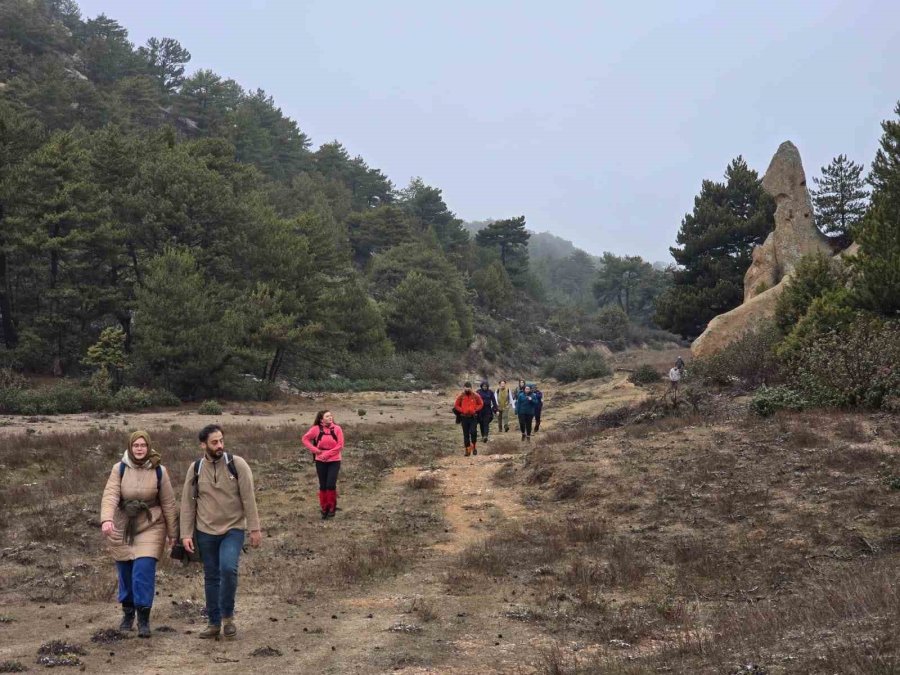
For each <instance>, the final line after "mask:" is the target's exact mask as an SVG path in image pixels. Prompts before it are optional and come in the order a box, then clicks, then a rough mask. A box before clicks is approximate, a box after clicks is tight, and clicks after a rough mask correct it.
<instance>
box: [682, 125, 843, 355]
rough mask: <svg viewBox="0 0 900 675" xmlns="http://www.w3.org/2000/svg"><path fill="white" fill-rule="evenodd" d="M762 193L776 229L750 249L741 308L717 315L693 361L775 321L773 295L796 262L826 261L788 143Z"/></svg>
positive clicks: (796, 155) (826, 249)
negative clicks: (768, 198) (812, 257)
mask: <svg viewBox="0 0 900 675" xmlns="http://www.w3.org/2000/svg"><path fill="white" fill-rule="evenodd" d="M762 186H763V189H764V190H765V191H766V192H767V193H769V194H770V195H772V197H773V198H774V199H775V230H774V231H773V232H771V233H770V234H769V236H768V237H766V240H765V241H764V242H763V244H762V245H761V246H757V247H756V248H754V249H753V256H752V261H751V263H750V267H749V269H748V270H747V272H746V274H745V275H744V303H743V304H742V305H740V306H739V307H735V308H734V309H732V310H731V311H729V312H725V313H724V314H720V315H719V316H717V317H716V318H714V319H713V320H712V321H710V322H709V325H708V326H707V327H706V330H705V331H704V332H703V335H701V336H700V337H698V338H697V339H696V340H694V342H693V344H691V353H692V354H693V355H694V357H695V358H696V357H703V356H709V355H710V354H713V353H715V352H717V351H719V350H720V349H722V348H723V347H725V346H727V345H728V344H730V343H731V342H733V341H734V340H736V339H738V338H739V337H740V336H741V335H743V334H744V333H746V332H747V331H748V330H751V329H752V328H754V327H756V326H758V325H759V324H760V323H762V322H764V321H768V320H770V319H772V318H773V317H774V316H775V305H776V303H777V301H778V296H779V295H781V292H782V291H783V290H784V288H785V285H786V284H787V283H788V279H789V278H790V276H791V274H793V272H794V269H795V268H796V266H797V263H798V262H799V261H800V259H801V258H802V257H803V256H805V255H809V254H811V253H816V252H822V253H823V254H824V255H826V256H828V257H831V255H832V250H831V246H830V245H829V243H828V238H827V237H826V236H825V235H824V234H822V233H821V232H819V229H818V228H817V227H816V225H815V222H814V220H813V208H812V201H811V200H810V197H809V191H808V190H807V189H806V174H805V173H804V171H803V162H801V161H800V152H799V151H798V150H797V146H795V145H794V144H793V143H791V142H790V141H785V142H784V143H782V144H781V145H780V146H779V147H778V151H777V152H776V153H775V156H774V157H772V161H771V162H770V163H769V168H768V169H767V170H766V175H765V176H763V180H762Z"/></svg>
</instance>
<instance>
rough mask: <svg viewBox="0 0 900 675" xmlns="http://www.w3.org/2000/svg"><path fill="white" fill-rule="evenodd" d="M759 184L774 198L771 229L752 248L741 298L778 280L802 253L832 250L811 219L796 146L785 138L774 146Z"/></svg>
mask: <svg viewBox="0 0 900 675" xmlns="http://www.w3.org/2000/svg"><path fill="white" fill-rule="evenodd" d="M762 186H763V189H764V190H765V191H766V192H767V193H769V194H770V195H772V197H773V198H774V199H775V230H774V231H773V232H772V233H770V234H769V236H768V237H767V238H766V240H765V242H763V244H762V246H757V247H756V248H755V249H754V250H753V261H752V263H751V264H750V268H749V269H748V270H747V273H746V274H745V275H744V302H746V301H747V300H750V299H751V298H753V297H754V296H756V295H759V294H760V293H762V292H763V291H766V290H768V289H770V288H773V287H774V286H775V285H777V284H778V283H780V282H781V280H782V279H784V277H785V276H786V275H788V274H790V273H791V272H793V271H794V268H795V267H796V265H797V263H798V262H799V261H800V259H801V258H802V257H803V256H805V255H808V254H810V253H816V252H818V251H821V252H822V253H824V254H825V255H827V256H831V254H832V250H831V246H830V245H829V243H828V238H827V237H826V236H825V235H824V234H822V233H821V232H819V228H817V227H816V224H815V221H814V220H813V208H812V200H811V199H810V197H809V190H807V189H806V174H805V173H804V171H803V162H802V161H801V160H800V152H799V151H798V150H797V146H795V145H794V144H793V143H791V142H790V141H785V142H784V143H782V144H781V145H780V146H779V147H778V151H777V152H776V153H775V156H774V157H772V161H771V162H770V163H769V168H768V169H766V175H765V176H763V179H762Z"/></svg>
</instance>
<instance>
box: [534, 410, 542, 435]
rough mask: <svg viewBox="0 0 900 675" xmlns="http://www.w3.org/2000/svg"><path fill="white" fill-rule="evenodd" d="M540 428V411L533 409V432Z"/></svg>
mask: <svg viewBox="0 0 900 675" xmlns="http://www.w3.org/2000/svg"><path fill="white" fill-rule="evenodd" d="M540 428H541V409H540V408H535V410H534V430H535V431H537V430H538V429H540Z"/></svg>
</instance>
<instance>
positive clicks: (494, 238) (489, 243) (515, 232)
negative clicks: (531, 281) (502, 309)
mask: <svg viewBox="0 0 900 675" xmlns="http://www.w3.org/2000/svg"><path fill="white" fill-rule="evenodd" d="M530 237H531V235H530V234H529V233H528V231H527V230H526V229H525V216H518V217H516V218H507V219H505V220H496V221H494V222H493V223H491V224H490V225H488V226H487V227H485V228H484V229H483V230H481V231H479V232H478V234H476V235H475V241H476V242H477V243H478V245H479V246H486V247H497V249H498V251H499V252H500V262H501V263H502V264H503V267H504V268H505V269H506V271H507V273H509V274H510V276H511V277H512V278H515V277H517V276H521V274H522V273H523V272H526V271H527V269H528V239H529V238H530Z"/></svg>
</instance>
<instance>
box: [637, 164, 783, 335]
mask: <svg viewBox="0 0 900 675" xmlns="http://www.w3.org/2000/svg"><path fill="white" fill-rule="evenodd" d="M774 216H775V203H774V200H773V199H772V198H771V197H769V196H768V195H767V194H766V193H765V192H764V191H763V189H762V185H761V180H760V179H759V176H758V175H757V173H756V171H753V170H752V169H750V168H749V167H748V166H747V163H746V162H745V161H744V160H743V158H741V157H737V158H736V159H734V160H733V161H732V162H731V163H730V164H729V165H728V168H727V170H726V171H725V182H724V183H717V182H714V181H711V180H705V181H703V185H702V187H701V190H700V194H699V195H698V196H697V197H695V198H694V210H693V212H692V213H689V214H687V215H685V217H684V219H683V220H682V221H681V229H680V230H679V232H678V237H677V242H678V244H680V247H672V248H670V249H669V250H670V251H671V252H672V256H673V257H674V258H675V261H676V262H677V263H678V268H677V269H676V270H675V271H674V272H673V275H672V276H673V279H672V282H673V283H672V286H671V287H670V288H669V289H668V290H667V291H666V292H665V293H663V294H662V295H661V296H660V298H659V300H658V301H657V305H656V317H655V320H656V323H657V325H659V326H660V327H662V328H667V329H669V330H672V331H674V332H676V333H679V334H681V335H684V336H685V337H696V336H697V335H699V334H700V333H702V332H703V329H704V328H705V327H706V324H707V323H708V322H709V320H710V319H712V318H713V317H715V316H717V315H719V314H722V313H723V312H727V311H728V310H730V309H733V308H734V307H737V306H738V305H740V304H741V302H742V301H743V296H744V283H743V279H744V273H745V272H746V271H747V268H748V267H749V266H750V259H751V254H752V252H753V247H754V246H757V245H759V244H761V243H762V242H763V241H764V240H765V238H766V236H767V235H768V234H769V232H771V231H772V230H773V229H774V226H775V222H774Z"/></svg>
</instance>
